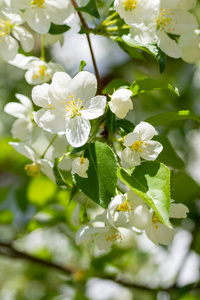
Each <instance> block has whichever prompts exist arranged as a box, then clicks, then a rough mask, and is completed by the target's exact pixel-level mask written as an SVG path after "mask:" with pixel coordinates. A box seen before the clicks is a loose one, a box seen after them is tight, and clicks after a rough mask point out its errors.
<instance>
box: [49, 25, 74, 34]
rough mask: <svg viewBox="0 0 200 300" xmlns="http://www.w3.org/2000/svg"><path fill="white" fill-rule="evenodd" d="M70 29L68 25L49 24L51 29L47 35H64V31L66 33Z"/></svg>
mask: <svg viewBox="0 0 200 300" xmlns="http://www.w3.org/2000/svg"><path fill="white" fill-rule="evenodd" d="M70 28H71V27H69V26H68V25H65V24H64V25H57V24H54V23H51V27H50V29H49V33H50V34H61V33H64V32H66V31H68V30H69V29H70Z"/></svg>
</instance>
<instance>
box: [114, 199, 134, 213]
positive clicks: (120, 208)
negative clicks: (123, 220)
mask: <svg viewBox="0 0 200 300" xmlns="http://www.w3.org/2000/svg"><path fill="white" fill-rule="evenodd" d="M132 207H133V205H132V204H131V203H129V202H128V201H127V200H126V201H125V202H124V203H123V204H119V205H118V206H117V211H124V212H126V211H130V210H132Z"/></svg>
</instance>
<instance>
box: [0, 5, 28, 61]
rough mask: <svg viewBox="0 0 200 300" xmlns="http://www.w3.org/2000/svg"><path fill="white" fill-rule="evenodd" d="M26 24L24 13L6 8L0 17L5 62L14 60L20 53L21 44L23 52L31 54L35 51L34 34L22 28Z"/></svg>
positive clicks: (0, 41) (0, 42)
mask: <svg viewBox="0 0 200 300" xmlns="http://www.w3.org/2000/svg"><path fill="white" fill-rule="evenodd" d="M24 22H25V18H24V15H23V13H22V12H20V11H19V10H17V9H13V8H5V9H4V10H2V11H1V17H0V55H1V56H2V57H3V59H4V60H6V61H8V60H12V59H14V58H15V56H16V55H17V52H18V48H19V43H18V41H19V42H20V44H21V46H22V48H23V50H24V51H25V52H29V51H31V50H32V49H33V45H34V40H33V36H32V34H31V33H30V32H29V31H28V30H27V29H26V28H23V27H22V26H20V25H21V24H23V23H24Z"/></svg>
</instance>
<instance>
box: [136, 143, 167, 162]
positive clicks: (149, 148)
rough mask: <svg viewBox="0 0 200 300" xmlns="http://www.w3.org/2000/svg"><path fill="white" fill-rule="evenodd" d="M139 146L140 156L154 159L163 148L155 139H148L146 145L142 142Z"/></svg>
mask: <svg viewBox="0 0 200 300" xmlns="http://www.w3.org/2000/svg"><path fill="white" fill-rule="evenodd" d="M141 148H142V150H143V152H142V153H140V156H141V157H142V158H144V159H146V160H155V159H156V158H157V157H158V155H159V154H160V152H161V151H162V150H163V146H162V145H161V144H160V143H159V142H156V141H148V142H147V145H145V144H142V145H141Z"/></svg>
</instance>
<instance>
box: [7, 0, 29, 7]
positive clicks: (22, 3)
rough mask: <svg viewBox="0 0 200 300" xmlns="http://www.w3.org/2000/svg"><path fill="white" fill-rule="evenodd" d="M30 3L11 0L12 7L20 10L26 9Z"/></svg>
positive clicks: (23, 0) (26, 0)
mask: <svg viewBox="0 0 200 300" xmlns="http://www.w3.org/2000/svg"><path fill="white" fill-rule="evenodd" d="M29 3H30V1H29V0H11V6H12V7H16V8H18V9H26V8H27V7H28V5H29Z"/></svg>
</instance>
